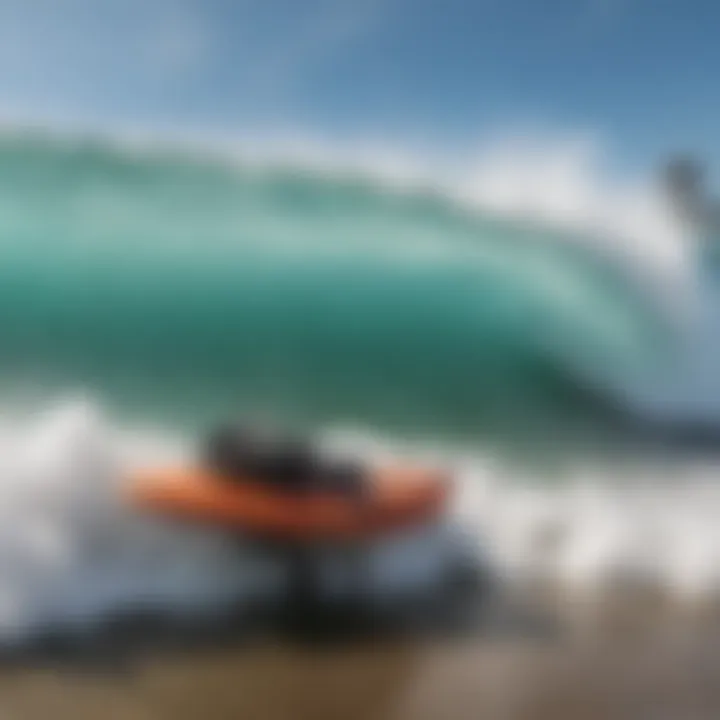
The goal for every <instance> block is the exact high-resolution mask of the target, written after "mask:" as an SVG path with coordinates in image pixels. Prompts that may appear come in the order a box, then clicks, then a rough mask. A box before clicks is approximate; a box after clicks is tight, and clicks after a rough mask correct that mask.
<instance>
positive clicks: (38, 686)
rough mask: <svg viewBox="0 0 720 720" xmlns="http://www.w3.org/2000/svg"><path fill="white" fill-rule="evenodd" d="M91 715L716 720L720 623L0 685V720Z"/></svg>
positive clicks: (147, 656)
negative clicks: (0, 719)
mask: <svg viewBox="0 0 720 720" xmlns="http://www.w3.org/2000/svg"><path fill="white" fill-rule="evenodd" d="M100 717H102V718H107V719H108V720H157V719H161V718H162V719H164V718H168V719H169V718H173V719H174V720H195V719H197V720H201V719H209V720H213V719H214V718H217V719H218V720H224V719H226V718H227V719H228V720H230V719H231V718H232V719H236V718H249V719H250V720H255V719H257V720H264V719H267V720H286V719H287V720H326V719H327V720H331V719H332V720H334V719H335V718H337V719H338V720H340V719H342V720H356V719H357V720H360V719H365V718H378V719H380V718H383V719H387V720H455V719H457V720H460V719H462V720H465V719H467V720H478V719H479V718H490V719H491V720H494V719H495V718H497V719H498V720H504V719H508V720H515V719H517V720H540V719H542V720H565V719H567V720H595V719H600V718H613V719H614V720H615V719H617V720H623V719H624V718H627V719H628V720H642V719H643V718H648V720H663V719H665V718H667V719H668V720H711V719H713V720H716V719H717V718H718V717H720V623H718V622H717V617H716V615H715V613H712V614H710V615H696V616H694V617H693V618H687V617H685V618H682V619H679V618H678V617H677V616H675V615H674V614H673V615H668V614H667V612H666V611H664V610H663V611H658V610H657V609H653V608H652V607H651V606H650V605H649V604H646V605H644V606H642V607H635V608H630V606H628V605H626V606H625V607H623V608H620V609H618V608H615V609H613V610H612V612H609V613H607V614H606V616H603V619H602V621H601V622H593V623H590V624H588V623H587V622H585V624H584V625H582V624H581V625H580V626H576V627H574V628H570V627H569V624H567V623H566V624H565V626H564V627H563V628H560V629H559V631H558V632H551V633H546V634H545V635H543V634H538V635H537V636H535V637H532V636H530V635H529V634H527V633H526V632H525V631H523V632H521V633H513V632H505V631H503V632H497V633H489V634H484V635H482V634H481V635H477V636H472V637H464V638H456V639H444V640H441V639H434V640H431V639H427V638H426V639H423V640H420V639H416V640H413V639H411V638H405V639H402V640H393V641H391V640H385V641H381V640H376V641H374V642H369V641H367V642H363V643H354V644H340V645H330V646H322V647H318V646H309V647H308V646H302V645H298V644H296V643H295V644H291V643H287V642H284V643H280V642H278V641H275V642H269V641H265V642H261V643H253V644H251V645H248V646H245V647H240V646H236V647H233V644H232V643H230V646H229V647H220V646H219V644H214V645H213V644H210V645H207V644H206V645H204V646H203V647H196V648H195V649H193V650H191V649H185V650H184V651H181V650H178V649H175V650H169V649H167V648H166V649H165V650H162V649H158V648H156V649H154V650H148V651H146V652H143V653H140V654H138V655H136V656H134V657H133V658H132V659H131V660H129V661H128V662H126V663H119V664H112V663H111V664H107V663H102V662H95V661H93V662H89V663H85V664H80V665H78V664H72V663H65V662H59V663H54V664H53V663H49V662H47V661H44V662H41V661H39V660H35V661H29V660H28V661H25V662H22V663H16V664H15V666H13V667H10V666H7V667H6V668H5V669H4V670H3V671H2V673H1V675H0V718H2V719H3V720H15V719H16V718H17V719H18V720H35V719H36V718H37V719H41V718H42V719H44V718H57V719H58V720H60V719H65V718H68V719H70V718H72V719H73V720H84V719H85V718H88V719H90V718H92V719H94V718H100Z"/></svg>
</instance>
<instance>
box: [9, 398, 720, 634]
mask: <svg viewBox="0 0 720 720" xmlns="http://www.w3.org/2000/svg"><path fill="white" fill-rule="evenodd" d="M5 421H6V422H5V424H4V427H5V429H4V430H3V433H2V437H1V438H0V439H1V440H2V445H3V453H2V461H1V462H2V467H1V468H0V516H1V517H2V523H1V524H0V528H1V530H0V640H2V642H4V643H9V642H13V641H16V640H22V639H24V638H27V637H28V636H29V635H32V634H33V633H34V632H37V631H40V630H42V629H45V628H47V627H52V626H61V627H70V628H74V629H76V630H81V629H87V628H92V627H94V626H96V625H97V623H98V622H100V621H102V620H103V619H104V618H107V617H108V616H109V615H111V614H112V613H114V612H118V611H123V610H129V609H138V608H154V609H157V610H160V611H162V612H165V613H168V614H170V615H172V614H178V613H185V612H188V611H192V612H206V613H211V614H212V613H218V612H221V611H222V610H223V609H224V608H226V607H228V606H229V605H230V604H235V603H237V602H238V601H240V602H241V603H242V600H243V599H247V598H249V597H252V596H256V595H257V594H258V593H260V594H263V593H266V594H272V593H277V592H279V591H280V588H281V586H282V575H281V574H280V570H279V568H278V567H277V566H275V565H272V564H271V563H270V562H269V561H268V559H267V558H260V557H258V556H255V555H253V554H252V553H250V552H249V551H247V550H243V549H242V548H241V547H240V546H239V545H238V544H237V542H236V541H235V540H233V538H231V537H229V536H227V535H224V534H223V533H220V532H213V531H210V530H208V529H206V528H205V529H200V528H195V527H192V526H188V525H179V524H176V523H174V522H171V521H169V520H163V519H161V518H158V517H155V516H151V515H148V514H145V513H142V512H139V511H138V510H137V509H134V508H131V507H129V506H128V504H127V502H126V500H125V498H124V496H123V483H124V482H125V478H126V476H127V472H128V471H129V470H130V469H131V468H133V467H137V466H140V465H150V464H155V463H158V464H159V463H163V462H168V461H170V460H174V461H177V460H181V459H182V458H184V457H186V456H187V453H188V450H189V448H188V446H187V445H185V444H184V443H183V442H179V441H177V440H176V439H173V438H172V437H170V436H168V435H166V434H163V433H160V432H158V431H157V430H152V431H151V430H143V431H142V432H140V431H137V430H136V431H134V432H131V431H128V430H120V429H118V428H117V427H116V426H115V425H113V424H112V423H110V422H109V421H107V420H106V419H104V418H103V417H102V416H101V413H100V412H99V410H98V408H97V407H96V406H95V405H93V404H92V403H89V402H88V401H67V402H63V403H58V404H56V405H54V406H52V407H51V408H50V409H49V410H48V411H47V412H46V413H45V414H43V415H41V416H39V417H36V418H34V419H30V420H28V421H27V422H26V424H25V425H24V426H23V427H17V426H15V425H13V423H12V420H11V419H10V418H7V417H6V418H5ZM328 441H329V442H330V443H331V444H332V443H333V438H332V435H331V436H330V437H329V439H328ZM348 445H350V446H352V445H353V443H352V442H350V441H349V439H348V436H345V446H344V447H345V448H347V447H348ZM359 447H360V446H357V447H356V449H358V448H359ZM362 448H363V452H372V453H374V452H375V451H377V450H380V454H379V455H376V457H385V458H389V457H392V456H393V455H395V454H398V455H400V456H407V454H408V453H409V452H410V449H409V448H408V447H407V446H406V447H404V448H401V447H400V446H394V447H393V446H390V445H387V444H385V443H383V442H380V441H379V440H377V439H374V440H370V439H369V438H368V437H365V438H364V442H363V444H362ZM412 452H413V453H414V454H416V456H417V458H418V459H419V460H420V459H426V458H428V457H435V458H436V459H438V460H440V459H442V460H444V461H449V460H452V459H453V458H454V459H455V460H456V461H457V468H458V481H459V487H458V493H457V496H456V500H455V504H454V508H453V511H452V513H451V517H450V523H449V526H448V527H445V528H435V529H433V530H431V531H428V532H426V533H418V534H417V535H415V536H414V537H405V538H403V539H398V540H396V541H394V542H392V543H389V544H387V545H383V546H379V547H378V548H377V549H376V551H375V554H374V556H373V561H372V563H371V573H370V575H369V585H368V590H369V592H371V593H372V592H374V593H376V594H379V595H383V596H385V597H392V596H393V594H398V593H400V594H403V593H407V592H425V591H426V590H428V588H430V587H431V586H432V585H433V583H437V582H439V581H440V578H441V577H442V573H443V570H444V569H445V568H446V567H447V565H448V563H449V562H451V561H452V559H453V557H452V555H453V553H454V552H456V551H457V550H458V545H457V537H459V535H457V534H456V533H455V532H454V530H453V528H454V527H455V526H456V527H457V529H458V531H462V533H463V535H462V536H463V537H465V538H466V540H467V541H468V542H471V543H472V544H473V545H472V547H473V548H474V552H475V553H476V556H477V559H478V562H479V563H482V564H486V565H487V566H488V567H491V568H494V570H495V571H496V572H497V577H498V578H499V581H500V582H501V583H507V584H508V586H512V585H514V584H515V583H523V582H525V581H527V580H537V579H542V580H545V581H547V582H550V583H553V584H554V585H555V586H557V587H558V588H561V589H563V590H565V591H566V592H567V593H568V595H569V596H572V595H577V594H578V593H579V594H583V595H584V596H591V597H602V596H604V595H607V594H608V593H612V592H613V591H614V590H615V589H617V588H619V587H622V586H623V585H625V584H627V583H628V582H634V583H638V582H642V583H645V584H651V585H653V586H654V587H656V588H657V589H659V590H661V591H662V592H664V593H667V595H668V596H669V597H672V598H674V599H676V600H677V601H678V602H680V603H695V602H698V601H706V600H708V599H711V598H713V597H715V596H716V595H717V594H719V593H720V570H719V568H720V563H719V561H720V532H718V530H717V528H716V522H715V519H716V518H717V514H718V512H720V486H718V484H717V482H716V480H715V476H714V474H715V468H713V467H709V466H693V465H691V464H687V465H686V466H685V467H684V468H683V469H682V470H680V471H678V470H677V469H675V470H673V473H672V475H671V474H669V471H668V470H667V469H663V468H661V467H659V466H658V467H657V468H654V467H653V466H652V465H647V466H644V467H638V466H634V467H625V468H624V469H623V468H618V469H617V471H613V469H612V468H611V467H610V466H608V467H605V468H604V469H601V468H594V469H593V468H589V467H578V468H576V469H567V470H566V471H565V472H564V473H563V477H561V478H559V479H558V481H557V482H555V483H553V484H548V483H547V481H546V479H545V478H539V477H533V475H532V474H531V473H528V474H527V476H520V475H519V474H518V473H517V472H515V471H513V472H509V471H508V470H507V469H503V466H502V464H501V463H499V461H492V460H489V459H487V458H483V457H475V458H470V459H468V458H467V457H465V458H464V459H463V458H461V457H460V456H458V455H457V454H454V453H449V454H448V453H447V452H446V453H445V454H444V456H442V455H437V453H436V452H435V451H428V450H427V449H425V451H417V449H414V450H412Z"/></svg>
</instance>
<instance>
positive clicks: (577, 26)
mask: <svg viewBox="0 0 720 720" xmlns="http://www.w3.org/2000/svg"><path fill="white" fill-rule="evenodd" d="M718 35H720V3H718V2H717V0H686V1H685V2H680V0H0V114H2V115H4V116H6V117H7V116H9V117H28V118H38V119H41V120H42V119H48V120H52V119H56V118H60V119H65V120H68V119H74V120H80V121H85V122H90V123H105V124H109V125H112V124H113V123H115V124H123V123H126V122H133V123H140V124H142V123H146V124H148V125H153V124H160V125H162V124H173V125H179V126H199V127H217V128H220V129H223V130H226V131H239V132H241V131H242V130H243V129H246V128H256V127H258V126H261V125H263V124H264V123H275V124H279V125H283V124H284V125H288V126H292V127H297V128H304V129H309V130H312V131H315V132H326V133H329V134H349V135H363V134H371V135H381V136H382V135H385V136H388V137H390V138H393V137H396V138H406V137H417V138H422V139H425V140H426V141H429V142H432V143H434V144H439V145H443V144H447V145H448V146H454V147H455V148H459V147H460V148H461V147H462V146H463V144H464V143H467V142H470V141H472V140H473V139H475V138H477V137H478V136H479V135H481V134H483V133H484V132H486V131H497V130H498V128H502V127H514V126H523V125H533V126H537V125H540V126H548V127H551V128H553V129H555V130H559V131H563V130H564V129H567V130H568V131H570V132H572V131H577V130H579V131H583V130H590V131H596V132H599V133H601V135H603V136H604V137H606V138H607V139H608V141H609V142H610V144H611V146H612V148H613V150H614V152H616V154H618V156H619V157H622V158H623V159H625V160H626V161H627V162H628V163H630V164H637V163H640V164H644V163H653V162H654V161H655V160H656V159H657V158H658V157H659V156H660V155H661V154H662V153H663V152H665V151H667V150H669V149H672V148H681V149H685V148H687V149H689V150H692V151H697V152H701V153H703V154H705V155H706V156H708V157H709V158H710V159H711V160H713V161H714V162H717V163H718V164H720V144H718V142H717V136H718V133H719V132H720V83H719V82H718V79H717V77H716V75H717V74H718V71H719V70H720V42H718Z"/></svg>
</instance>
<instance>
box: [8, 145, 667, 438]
mask: <svg viewBox="0 0 720 720" xmlns="http://www.w3.org/2000/svg"><path fill="white" fill-rule="evenodd" d="M575 240H576V239H575V238H572V237H569V236H567V235H563V234H561V233H559V232H558V233H553V232H551V231H549V230H547V229H543V230H541V229H539V227H533V225H531V224H529V223H528V222H524V223H521V222H519V221H517V220H512V219H504V220H503V219H500V218H498V217H491V216H489V215H487V214H483V213H482V212H479V211H473V210H471V209H468V208H463V207H461V206H460V205H458V204H457V203H456V202H453V201H452V200H451V199H450V198H448V197H446V196H443V195H441V194H440V193H432V192H429V191H428V192H423V191H421V190H414V191H412V192H409V191H408V192H400V191H393V190H390V189H388V187H387V186H384V185H383V184H382V183H380V182H378V181H374V180H372V179H370V178H367V177H365V178H363V177H361V176H359V175H358V176H357V177H352V176H345V177H340V176H333V175H332V174H330V173H325V174H323V173H320V172H310V171H302V170H298V169H297V168H295V169H292V168H290V167H287V168H284V169H283V168H282V167H274V168H270V167H265V168H263V167H262V166H258V165H253V166H250V165H243V164H242V163H241V162H236V163H226V162H221V161H219V160H210V159H202V158H198V157H197V156H194V157H193V156H191V155H190V154H187V153H186V154H184V153H182V152H179V151H173V152H171V151H166V152H160V151H157V152H145V153H140V152H130V151H127V150H124V151H123V150H120V149H113V148H112V147H110V146H109V145H103V144H101V143H94V144H93V143H90V142H84V143H75V144H72V143H67V142H65V143H60V142H57V141H50V140H47V139H42V138H40V139H39V138H33V137H27V138H24V139H23V138H18V137H12V138H5V139H3V140H2V141H0V257H1V260H2V261H1V262H0V318H1V326H2V344H1V346H0V376H1V377H2V387H3V388H4V391H5V393H6V394H7V395H12V394H18V393H20V394H22V393H28V392H32V393H39V394H43V393H46V392H55V391H58V390H66V389H68V388H72V389H75V388H86V389H89V390H90V391H91V392H92V393H94V394H96V395H98V396H99V397H101V398H102V399H103V401H104V402H106V403H108V404H109V405H111V406H115V407H117V408H119V409H122V410H123V411H127V412H130V413H133V414H136V415H143V416H147V417H152V418H158V419H164V420H168V419H170V420H172V421H173V422H175V423H178V424H183V425H189V426H191V427H200V426H202V425H203V424H205V423H206V422H208V421H210V420H213V419H217V418H218V417H221V416H224V415H226V414H229V413H233V412H247V411H261V412H264V413H271V414H276V415H278V416H282V417H284V418H292V419H294V420H297V421H301V422H312V423H318V424H321V425H327V424H337V423H345V424H348V423H350V424H352V423H357V424H361V425H365V426H374V427H379V428H383V427H392V428H394V429H396V430H399V431H401V432H403V433H414V432H420V433H424V434H428V433H429V434H433V435H438V434H440V435H452V436H455V435H457V436H469V437H485V436H491V435H495V436H500V437H503V436H509V435H515V434H517V435H524V434H530V435H533V434H536V433H541V434H546V435H547V434H549V435H558V433H560V434H561V435H562V437H567V436H568V435H569V434H571V433H576V434H582V433H583V432H585V431H586V430H589V431H590V432H591V433H592V432H597V429H598V428H599V427H600V426H604V425H608V423H610V422H611V421H612V411H611V410H610V411H609V410H608V407H610V408H611V407H612V401H613V397H612V393H610V392H609V391H610V389H611V388H613V387H615V386H616V385H617V383H618V379H619V378H623V377H627V376H628V374H630V373H633V372H637V371H638V368H642V367H645V366H647V364H648V363H651V362H652V361H653V359H654V358H655V359H656V358H657V357H658V353H659V352H661V345H662V343H663V342H665V341H666V337H665V335H664V326H663V321H662V318H661V317H660V314H659V313H658V312H657V310H656V309H655V308H654V306H653V305H652V303H651V302H650V301H649V298H648V297H647V296H645V295H643V294H642V293H641V292H640V291H639V290H638V288H637V287H636V286H635V285H633V284H632V283H631V282H629V281H628V277H627V274H626V273H624V272H623V271H622V268H620V267H619V266H615V265H613V263H611V262H608V260H607V258H605V259H604V260H601V254H600V253H594V252H592V244H591V243H581V242H576V241H575Z"/></svg>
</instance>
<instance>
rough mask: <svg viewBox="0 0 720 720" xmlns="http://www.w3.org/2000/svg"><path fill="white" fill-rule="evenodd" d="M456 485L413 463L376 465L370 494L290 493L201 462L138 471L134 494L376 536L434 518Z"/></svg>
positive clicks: (245, 521)
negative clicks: (226, 475) (221, 474)
mask: <svg viewBox="0 0 720 720" xmlns="http://www.w3.org/2000/svg"><path fill="white" fill-rule="evenodd" d="M450 490H451V483H450V480H449V478H448V476H447V475H446V474H445V473H442V472H438V471H431V470H426V469H419V468H409V467H394V468H387V469H384V470H376V471H374V472H373V473H372V474H371V476H370V482H369V486H368V489H367V492H366V493H365V494H364V496H363V497H349V496H346V495H342V494H340V493H338V494H331V493H324V494H312V495H301V494H289V493H284V492H282V491H279V490H277V489H273V488H268V487H267V486H263V485H261V484H259V483H257V482H253V481H252V479H248V481H247V482H244V481H243V482H241V481H238V480H237V479H234V480H228V479H226V478H222V477H219V476H217V475H213V474H212V473H210V472H209V471H207V470H203V469H199V468H160V469H151V470H145V471H142V472H140V473H137V474H136V475H135V476H134V477H133V478H132V482H131V485H130V497H131V500H132V501H133V502H134V503H136V504H137V505H138V506H140V507H143V508H147V509H150V510H152V511H154V512H158V513H161V514H165V515H175V516H178V517H183V518H185V519H188V520H194V521H198V522H204V523H208V524H212V525H217V526H224V527H226V528H231V529H232V528H234V529H237V530H238V531H242V532H247V533H250V534H253V535H259V536H263V537H267V538H272V539H278V540H288V541H293V542H310V541H319V540H356V539H362V538H371V537H374V536H377V535H381V534H384V533H387V532H390V531H393V530H398V529H402V528H408V527H412V526H415V525H422V524H424V523H428V522H430V521H432V520H434V519H436V518H437V517H439V516H440V515H441V514H442V513H443V512H444V510H445V509H446V506H447V501H448V499H449V496H450Z"/></svg>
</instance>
